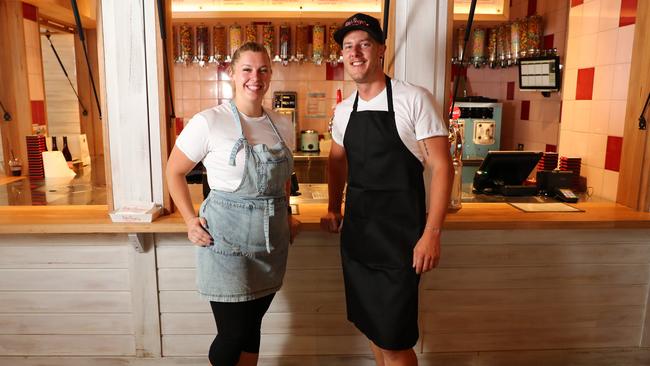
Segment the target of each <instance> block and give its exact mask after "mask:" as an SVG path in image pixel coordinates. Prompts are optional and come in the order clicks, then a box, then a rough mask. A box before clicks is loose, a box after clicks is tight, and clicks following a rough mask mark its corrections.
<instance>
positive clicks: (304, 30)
mask: <svg viewBox="0 0 650 366" xmlns="http://www.w3.org/2000/svg"><path fill="white" fill-rule="evenodd" d="M308 42H309V26H307V25H304V24H298V25H297V26H296V61H298V62H302V60H304V59H305V58H306V57H307V47H308Z"/></svg>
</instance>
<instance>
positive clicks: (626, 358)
mask: <svg viewBox="0 0 650 366" xmlns="http://www.w3.org/2000/svg"><path fill="white" fill-rule="evenodd" d="M419 361H420V366H648V365H650V348H647V349H616V350H609V349H608V350H580V351H577V350H576V351H571V350H557V351H504V352H472V353H436V354H428V355H426V356H422V355H421V356H419ZM0 365H11V366H44V365H48V366H64V365H65V366H87V365H93V366H127V365H128V366H153V365H156V366H207V365H209V363H208V360H207V359H203V358H187V357H185V358H175V357H167V358H163V359H135V358H113V357H106V358H101V357H96V358H83V357H27V358H25V357H0ZM374 365H375V363H374V361H373V359H372V357H371V356H321V357H311V356H285V357H264V358H262V359H260V362H259V364H258V366H374Z"/></svg>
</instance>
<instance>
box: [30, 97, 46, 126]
mask: <svg viewBox="0 0 650 366" xmlns="http://www.w3.org/2000/svg"><path fill="white" fill-rule="evenodd" d="M31 107H32V123H34V124H37V125H45V103H43V101H42V100H32V101H31Z"/></svg>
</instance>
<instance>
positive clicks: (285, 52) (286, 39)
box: [276, 24, 291, 66]
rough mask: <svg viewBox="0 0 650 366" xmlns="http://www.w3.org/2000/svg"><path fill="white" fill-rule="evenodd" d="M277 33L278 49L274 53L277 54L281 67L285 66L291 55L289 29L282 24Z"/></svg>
mask: <svg viewBox="0 0 650 366" xmlns="http://www.w3.org/2000/svg"><path fill="white" fill-rule="evenodd" d="M279 33H280V34H279V37H278V40H279V41H278V48H277V50H276V51H277V52H278V53H279V55H278V59H279V61H280V62H282V65H284V66H287V65H288V64H289V60H290V55H291V49H290V47H291V27H289V26H288V25H286V24H283V25H281V26H280V30H279Z"/></svg>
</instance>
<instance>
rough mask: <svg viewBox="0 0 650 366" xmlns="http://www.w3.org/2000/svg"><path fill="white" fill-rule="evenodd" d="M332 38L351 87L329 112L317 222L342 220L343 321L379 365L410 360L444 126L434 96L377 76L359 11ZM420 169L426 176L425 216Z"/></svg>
mask: <svg viewBox="0 0 650 366" xmlns="http://www.w3.org/2000/svg"><path fill="white" fill-rule="evenodd" d="M334 39H335V40H336V42H338V43H339V44H340V45H341V46H342V53H343V59H344V61H343V63H344V67H345V71H346V72H347V73H348V75H349V76H350V77H351V78H352V80H354V81H355V83H356V86H357V92H356V93H353V95H351V96H350V97H348V98H347V99H346V100H344V101H343V102H341V103H340V104H339V105H338V106H337V107H336V111H335V114H334V124H333V129H332V138H333V140H334V141H333V144H332V148H331V151H330V155H329V173H328V174H329V175H328V178H329V206H328V213H327V215H326V216H325V217H323V218H322V219H321V226H322V228H323V229H325V230H327V231H330V232H338V231H339V227H340V226H342V227H341V257H342V262H343V277H344V281H345V294H346V305H347V312H348V319H349V320H350V321H351V322H353V323H354V324H355V325H356V327H357V328H358V329H359V330H360V331H361V332H362V333H364V334H365V335H366V337H368V339H369V340H370V342H371V343H370V345H371V348H372V351H373V353H374V355H375V359H376V362H377V365H379V366H396V365H399V366H412V365H417V358H416V356H415V352H413V346H414V345H415V343H416V342H417V339H418V324H417V316H418V283H419V279H420V274H421V273H423V272H427V271H429V270H431V269H432V268H434V267H435V266H436V265H437V263H438V259H439V258H440V230H441V227H442V223H443V221H444V217H445V213H446V209H447V204H448V201H449V195H450V189H451V177H452V174H453V170H452V165H451V158H450V155H449V144H448V131H447V128H446V124H445V123H444V122H443V119H442V116H439V115H438V114H436V112H435V109H434V106H433V96H432V95H431V93H429V92H428V91H427V90H426V89H423V88H420V87H417V86H414V85H411V84H408V83H406V82H402V81H396V80H391V79H390V78H389V77H388V76H386V75H384V72H383V70H382V59H383V57H384V52H385V51H386V46H385V45H384V36H383V33H382V30H381V27H380V26H379V21H377V19H375V18H373V17H371V16H368V15H366V14H356V15H354V16H352V17H350V18H349V19H347V20H346V21H345V23H344V24H343V26H342V27H341V28H340V29H339V30H338V31H337V32H336V33H335V35H334ZM423 165H426V166H427V167H429V168H431V170H432V173H433V175H432V179H431V182H429V187H430V190H429V196H430V198H429V203H428V215H427V213H426V206H427V205H426V203H425V189H424V179H423V175H422V173H423ZM346 176H347V191H346V201H345V220H342V216H341V200H342V191H343V187H344V185H345V181H346ZM341 222H342V225H341Z"/></svg>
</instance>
